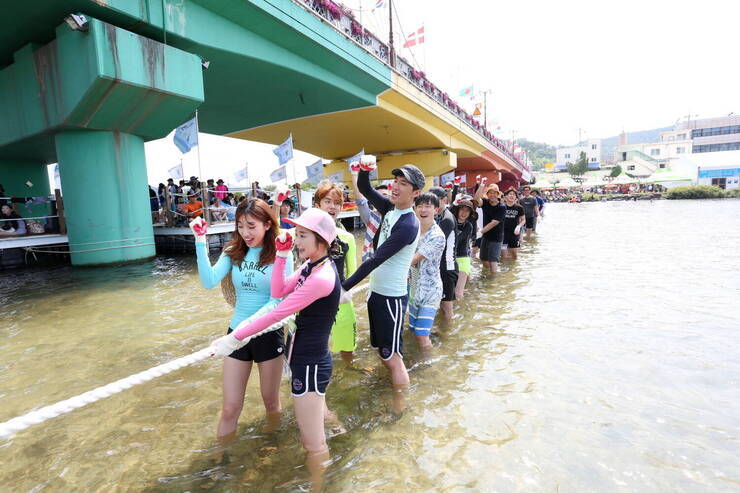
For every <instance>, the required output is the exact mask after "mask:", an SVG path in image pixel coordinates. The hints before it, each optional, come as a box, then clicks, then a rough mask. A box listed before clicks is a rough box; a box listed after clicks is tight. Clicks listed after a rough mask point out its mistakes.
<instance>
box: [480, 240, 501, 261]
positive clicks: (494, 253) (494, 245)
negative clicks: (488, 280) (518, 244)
mask: <svg viewBox="0 0 740 493" xmlns="http://www.w3.org/2000/svg"><path fill="white" fill-rule="evenodd" d="M480 259H481V260H483V261H485V262H500V261H501V241H491V240H489V239H487V238H485V237H483V241H482V242H481V244H480Z"/></svg>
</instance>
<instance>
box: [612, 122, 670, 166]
mask: <svg viewBox="0 0 740 493" xmlns="http://www.w3.org/2000/svg"><path fill="white" fill-rule="evenodd" d="M672 129H673V127H672V126H670V127H661V128H654V129H652V130H639V131H637V132H627V143H628V144H644V143H648V142H658V139H660V133H661V132H665V131H666V130H672ZM618 145H619V135H615V136H614V137H607V138H605V139H601V161H602V162H604V161H609V160H610V159H611V158H612V153H613V152H614V148H615V147H617V146H618Z"/></svg>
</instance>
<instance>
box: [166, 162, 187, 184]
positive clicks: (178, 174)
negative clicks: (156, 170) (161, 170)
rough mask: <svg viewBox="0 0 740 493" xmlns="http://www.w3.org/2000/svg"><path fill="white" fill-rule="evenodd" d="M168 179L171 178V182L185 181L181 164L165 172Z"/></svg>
mask: <svg viewBox="0 0 740 493" xmlns="http://www.w3.org/2000/svg"><path fill="white" fill-rule="evenodd" d="M167 172H168V173H169V175H170V177H172V179H173V180H183V179H185V173H184V172H183V171H182V163H180V164H178V165H176V166H173V167H172V168H170V169H169V170H167Z"/></svg>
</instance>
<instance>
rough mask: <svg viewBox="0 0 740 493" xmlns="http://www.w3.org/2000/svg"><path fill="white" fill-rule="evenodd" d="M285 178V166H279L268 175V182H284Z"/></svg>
mask: <svg viewBox="0 0 740 493" xmlns="http://www.w3.org/2000/svg"><path fill="white" fill-rule="evenodd" d="M286 177H287V173H286V171H285V166H280V167H279V168H278V169H276V170H275V171H273V172H272V173H270V180H272V182H273V183H275V182H276V181H280V180H285V179H286Z"/></svg>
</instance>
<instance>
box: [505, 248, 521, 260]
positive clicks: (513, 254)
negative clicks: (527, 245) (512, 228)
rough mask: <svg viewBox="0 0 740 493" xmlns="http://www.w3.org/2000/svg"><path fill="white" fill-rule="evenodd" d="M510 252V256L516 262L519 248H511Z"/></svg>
mask: <svg viewBox="0 0 740 493" xmlns="http://www.w3.org/2000/svg"><path fill="white" fill-rule="evenodd" d="M507 251H508V252H509V256H510V258H511V259H512V260H516V258H517V252H518V251H519V249H518V248H509V249H508V250H507Z"/></svg>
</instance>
